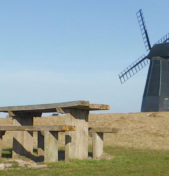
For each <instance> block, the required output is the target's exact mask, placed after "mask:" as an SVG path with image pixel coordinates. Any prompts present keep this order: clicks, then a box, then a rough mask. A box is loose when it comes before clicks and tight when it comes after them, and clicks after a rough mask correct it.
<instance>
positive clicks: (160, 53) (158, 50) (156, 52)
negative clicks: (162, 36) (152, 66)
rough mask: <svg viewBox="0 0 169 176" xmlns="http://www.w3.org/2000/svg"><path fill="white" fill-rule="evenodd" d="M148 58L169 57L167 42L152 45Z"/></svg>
mask: <svg viewBox="0 0 169 176" xmlns="http://www.w3.org/2000/svg"><path fill="white" fill-rule="evenodd" d="M147 57H148V58H149V59H153V57H163V58H166V59H169V43H161V44H156V45H154V46H153V47H152V48H151V50H150V52H149V54H148V56H147Z"/></svg>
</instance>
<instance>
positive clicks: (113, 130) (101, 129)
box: [89, 127, 119, 133]
mask: <svg viewBox="0 0 169 176" xmlns="http://www.w3.org/2000/svg"><path fill="white" fill-rule="evenodd" d="M118 131H119V129H118V128H106V127H94V128H89V132H90V133H92V132H97V133H117V132H118Z"/></svg>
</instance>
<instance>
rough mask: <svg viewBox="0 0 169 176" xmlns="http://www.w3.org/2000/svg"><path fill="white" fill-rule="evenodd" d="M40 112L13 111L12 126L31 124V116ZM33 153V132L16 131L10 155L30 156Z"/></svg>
mask: <svg viewBox="0 0 169 176" xmlns="http://www.w3.org/2000/svg"><path fill="white" fill-rule="evenodd" d="M40 115H41V114H40V113H31V112H29V113H28V112H15V113H13V125H14V126H22V125H25V126H32V125H33V117H36V116H40ZM32 154H33V132H28V131H16V132H14V137H13V151H12V157H13V158H18V157H19V156H20V155H22V156H26V157H28V158H32Z"/></svg>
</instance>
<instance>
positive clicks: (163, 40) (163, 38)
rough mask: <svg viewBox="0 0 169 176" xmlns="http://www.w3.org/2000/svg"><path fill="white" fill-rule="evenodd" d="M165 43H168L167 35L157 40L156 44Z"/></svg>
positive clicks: (168, 35) (168, 36)
mask: <svg viewBox="0 0 169 176" xmlns="http://www.w3.org/2000/svg"><path fill="white" fill-rule="evenodd" d="M167 42H169V33H168V34H166V35H164V36H163V37H162V38H161V39H160V40H158V41H157V42H156V44H160V43H167Z"/></svg>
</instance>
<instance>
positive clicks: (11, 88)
mask: <svg viewBox="0 0 169 176" xmlns="http://www.w3.org/2000/svg"><path fill="white" fill-rule="evenodd" d="M140 8H142V9H143V12H144V17H145V21H146V25H147V29H148V33H149V37H150V41H151V43H152V44H153V43H154V42H156V41H157V40H158V39H160V38H161V37H162V36H163V35H165V34H166V33H168V32H169V1H167V0H162V1H157V0H149V1H146V0H142V1H138V0H126V1H124V0H118V1H115V0H104V1H103V0H85V1H82V0H60V1H59V0H29V1H23V0H15V1H13V0H5V1H0V26H1V27H0V64H1V67H0V68H1V69H0V81H1V91H0V99H1V101H0V106H9V105H26V104H43V103H56V102H63V101H73V100H89V101H90V102H91V103H105V104H109V105H110V106H111V111H110V112H138V111H140V106H141V101H142V95H143V90H144V85H145V80H146V74H147V68H148V67H146V68H145V69H144V70H142V71H140V72H139V73H138V74H137V75H135V76H134V77H133V78H131V79H130V80H129V81H128V82H126V83H125V84H123V85H121V84H120V81H119V80H118V76H117V75H118V73H120V72H121V71H122V70H123V69H124V68H125V67H127V66H128V65H130V64H131V63H132V62H133V61H134V60H136V59H137V58H138V57H140V56H141V55H142V54H144V53H145V54H146V50H145V48H144V44H143V41H142V37H141V32H140V29H139V26H138V22H137V19H136V12H137V11H138V10H139V9H140Z"/></svg>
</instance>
